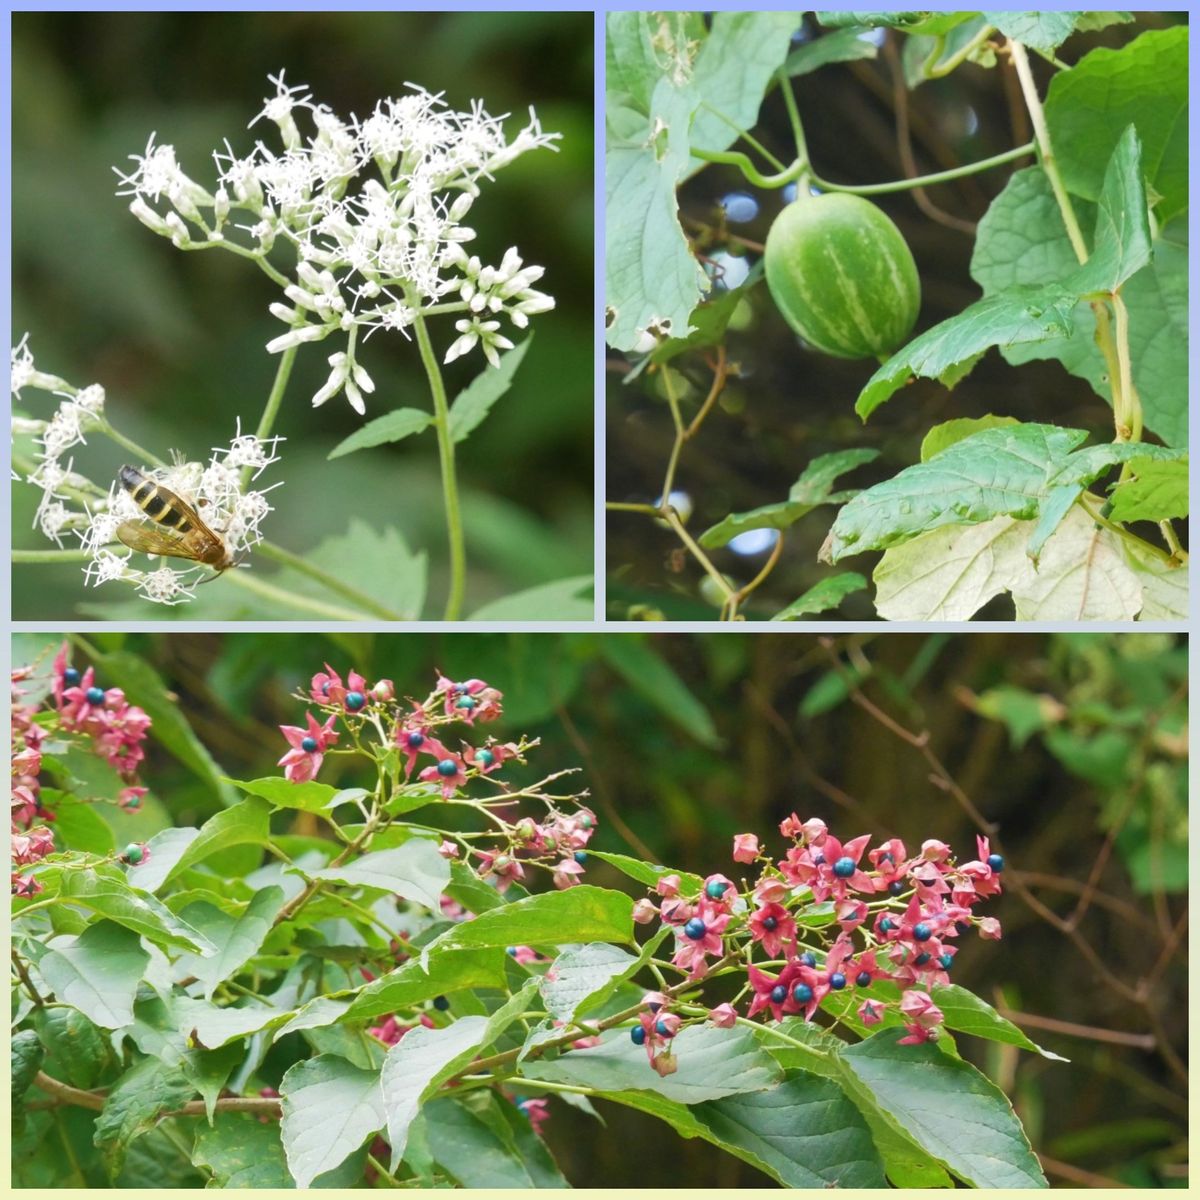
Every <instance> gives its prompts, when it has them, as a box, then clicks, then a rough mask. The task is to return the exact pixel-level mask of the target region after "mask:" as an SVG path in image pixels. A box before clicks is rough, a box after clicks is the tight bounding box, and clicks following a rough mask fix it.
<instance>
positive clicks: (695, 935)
mask: <svg viewBox="0 0 1200 1200" xmlns="http://www.w3.org/2000/svg"><path fill="white" fill-rule="evenodd" d="M683 932H684V933H686V934H687V936H688V937H690V938H691V939H692V941H693V942H698V941H699V940H700V939H701V938H702V937H703V936H704V935H705V934H706V933H707V932H708V926H707V925H705V923H704V922H703V921H702V920H701V919H700V918H699V917H693V918H692V919H691V920H690V921H689V922H688V923H687V924H686V925H685V926H684V927H683Z"/></svg>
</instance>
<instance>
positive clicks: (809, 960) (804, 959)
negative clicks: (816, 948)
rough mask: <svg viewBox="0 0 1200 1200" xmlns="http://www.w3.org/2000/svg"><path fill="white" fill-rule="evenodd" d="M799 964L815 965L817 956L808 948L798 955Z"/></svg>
mask: <svg viewBox="0 0 1200 1200" xmlns="http://www.w3.org/2000/svg"><path fill="white" fill-rule="evenodd" d="M800 964H801V966H805V967H815V966H816V965H817V956H816V955H815V954H813V953H811V952H810V951H808V950H805V952H804V953H803V954H802V955H800Z"/></svg>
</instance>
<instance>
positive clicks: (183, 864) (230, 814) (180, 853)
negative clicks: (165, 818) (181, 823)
mask: <svg viewBox="0 0 1200 1200" xmlns="http://www.w3.org/2000/svg"><path fill="white" fill-rule="evenodd" d="M270 816H271V809H270V806H269V805H268V804H266V803H264V802H263V801H262V800H261V799H258V798H251V799H248V800H243V801H242V802H241V803H240V804H235V805H234V806H233V807H232V808H229V809H226V810H225V811H224V812H219V813H217V814H216V815H215V816H212V817H210V818H209V819H208V820H207V821H205V822H204V824H203V825H201V826H200V830H199V832H198V833H197V832H196V831H195V830H176V831H174V832H175V833H176V834H184V833H187V834H191V835H192V836H190V837H188V838H187V839H186V840H185V839H184V838H183V837H182V836H180V837H172V838H169V839H168V838H166V837H163V840H162V841H161V842H158V841H157V840H152V841H151V843H150V846H151V850H152V853H151V856H150V861H149V862H147V863H146V864H145V865H144V866H141V867H139V871H141V872H144V874H139V876H138V878H139V879H144V880H145V881H146V883H145V888H146V890H147V891H157V890H158V889H159V888H161V887H162V886H163V884H165V883H169V882H170V881H171V880H172V879H174V878H175V877H176V876H177V875H178V874H179V873H180V872H181V871H185V870H186V869H187V868H188V867H191V866H195V864H196V863H198V862H203V861H204V860H205V859H206V858H208V857H209V856H210V855H212V854H216V853H218V852H219V851H221V850H227V849H229V847H230V846H246V845H254V846H265V845H266V843H267V842H268V841H269V840H270V837H271V829H270ZM163 832H164V834H165V833H167V832H169V831H167V830H164V831H163ZM160 836H162V835H156V838H157V837H160ZM159 848H161V850H162V854H163V859H164V860H165V862H166V870H165V871H164V870H163V864H162V863H156V861H155V859H156V857H157V854H156V853H155V851H157V850H158V849H159ZM139 886H141V885H139Z"/></svg>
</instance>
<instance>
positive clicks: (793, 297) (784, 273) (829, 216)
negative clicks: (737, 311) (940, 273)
mask: <svg viewBox="0 0 1200 1200" xmlns="http://www.w3.org/2000/svg"><path fill="white" fill-rule="evenodd" d="M766 273H767V286H768V287H769V288H770V290H771V296H772V297H773V299H774V301H775V304H776V307H777V308H778V309H779V311H780V312H781V313H782V314H783V317H784V319H785V320H786V321H787V323H788V324H789V325H790V326H791V327H792V328H793V329H794V330H795V331H796V332H797V333H798V334H799V335H800V336H801V337H802V338H803V339H804V340H805V341H806V342H807V343H808V344H809V345H810V346H812V347H813V348H814V349H816V350H820V351H822V352H823V353H825V354H832V355H835V356H836V357H838V358H882V357H884V356H886V355H888V354H890V353H891V352H892V351H893V350H895V349H897V347H899V346H900V345H901V344H902V343H903V342H904V341H905V340H906V339H907V337H908V335H909V334H910V333H911V332H912V328H913V325H915V324H916V320H917V312H918V310H919V309H920V307H921V281H920V279H919V277H918V275H917V264H916V263H915V262H914V261H913V256H912V251H911V250H909V248H908V243H907V242H905V240H904V235H903V234H902V233H901V232H900V230H899V229H897V228H896V225H895V223H894V222H893V221H892V219H891V218H890V217H889V216H888V215H887V214H886V213H885V212H883V210H882V209H879V208H877V207H876V206H875V205H874V204H872V203H871V201H870V200H867V199H864V198H863V197H862V196H852V195H848V194H845V193H840V192H828V193H826V194H824V195H821V196H801V197H800V198H799V199H798V200H794V201H793V202H792V203H791V204H789V205H788V206H787V207H786V208H785V209H784V210H783V212H781V213H780V214H779V216H778V217H777V218H776V220H775V223H774V224H773V225H772V226H771V230H770V233H768V235H767V248H766Z"/></svg>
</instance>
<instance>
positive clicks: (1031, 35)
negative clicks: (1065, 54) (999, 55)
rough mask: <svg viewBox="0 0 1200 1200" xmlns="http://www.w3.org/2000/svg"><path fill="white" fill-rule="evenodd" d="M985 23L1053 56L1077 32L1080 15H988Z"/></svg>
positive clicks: (1017, 13) (1025, 13)
mask: <svg viewBox="0 0 1200 1200" xmlns="http://www.w3.org/2000/svg"><path fill="white" fill-rule="evenodd" d="M983 16H984V20H986V21H987V23H988V24H989V25H995V27H996V28H997V29H999V30H1000V32H1001V33H1002V34H1004V36H1005V37H1006V38H1012V40H1013V41H1014V42H1024V43H1025V45H1027V46H1031V47H1032V48H1033V49H1034V50H1041V51H1043V52H1045V53H1047V54H1052V53H1053V52H1054V51H1055V50H1057V49H1058V48H1059V46H1061V45H1062V44H1063V42H1065V41H1066V40H1067V38H1069V37H1070V36H1071V34H1073V33H1074V32H1075V29H1076V26H1077V25H1078V22H1079V18H1080V17H1082V16H1083V13H1081V12H1065V11H1064V12H985V13H984V14H983Z"/></svg>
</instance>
